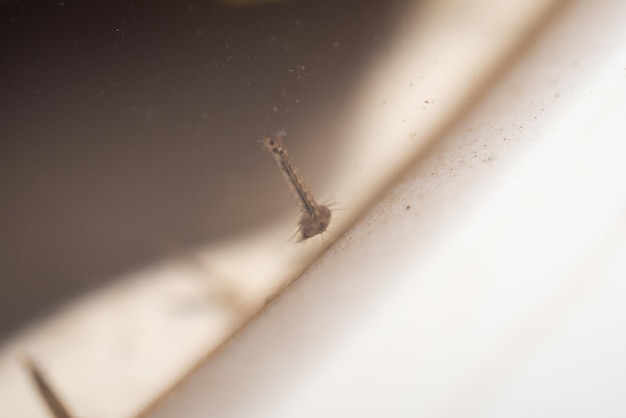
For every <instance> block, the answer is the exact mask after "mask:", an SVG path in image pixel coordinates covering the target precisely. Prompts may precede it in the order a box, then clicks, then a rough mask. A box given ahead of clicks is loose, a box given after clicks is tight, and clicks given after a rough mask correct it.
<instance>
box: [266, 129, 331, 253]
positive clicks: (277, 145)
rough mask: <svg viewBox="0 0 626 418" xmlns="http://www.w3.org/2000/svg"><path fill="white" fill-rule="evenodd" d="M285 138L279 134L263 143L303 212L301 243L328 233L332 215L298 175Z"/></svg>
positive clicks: (301, 218)
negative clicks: (317, 200)
mask: <svg viewBox="0 0 626 418" xmlns="http://www.w3.org/2000/svg"><path fill="white" fill-rule="evenodd" d="M284 136H285V134H284V133H278V134H276V136H275V137H274V138H267V137H265V138H263V139H262V140H261V142H263V147H264V148H265V149H268V150H269V151H270V152H271V153H272V155H273V156H274V160H276V164H278V168H279V169H280V172H281V173H282V174H283V178H284V179H285V181H286V182H287V186H289V190H290V191H291V194H292V195H293V198H294V199H295V201H296V203H297V204H298V207H299V208H300V212H302V215H301V216H300V241H304V240H305V239H308V238H311V237H314V236H315V235H317V234H321V233H322V232H324V231H326V228H328V224H330V215H331V214H330V209H328V207H327V206H324V205H320V204H318V203H317V202H316V201H315V198H314V197H313V195H312V194H311V192H310V190H309V188H308V187H307V185H306V184H305V183H304V181H303V180H302V177H300V175H299V174H298V169H297V168H296V166H295V164H294V163H293V160H292V159H291V158H289V154H288V153H287V148H285V145H283V138H284Z"/></svg>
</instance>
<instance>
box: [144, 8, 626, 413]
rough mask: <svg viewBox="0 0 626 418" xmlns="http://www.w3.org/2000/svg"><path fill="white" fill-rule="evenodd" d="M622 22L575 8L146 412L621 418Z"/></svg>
mask: <svg viewBox="0 0 626 418" xmlns="http://www.w3.org/2000/svg"><path fill="white" fill-rule="evenodd" d="M624 16H626V3H624V2H623V1H619V0H613V1H608V0H607V1H599V2H588V1H578V2H573V5H572V7H570V8H569V9H568V10H567V12H566V13H564V15H563V16H561V17H560V18H559V19H558V20H557V21H556V22H554V24H553V26H552V27H551V29H550V30H549V31H548V33H546V34H545V35H544V36H543V37H542V39H541V40H540V41H539V42H538V44H537V45H535V46H533V48H531V50H530V51H529V52H528V54H527V55H525V56H524V57H523V58H522V61H521V62H520V63H519V64H518V65H517V66H516V68H515V69H514V70H513V71H512V72H511V73H510V74H508V75H507V76H506V77H505V78H504V80H502V82H500V83H498V85H497V86H496V88H495V89H494V90H493V91H492V93H491V94H490V95H489V97H487V98H486V100H484V101H483V102H482V103H481V104H480V105H479V106H478V107H477V108H476V109H474V110H473V111H472V112H471V113H470V114H469V115H468V116H467V118H466V119H465V121H464V122H463V123H462V124H461V125H459V126H458V127H457V129H455V130H454V131H453V132H451V133H450V134H449V135H448V137H447V138H446V140H445V141H443V142H442V143H441V145H440V146H438V147H437V148H436V149H434V150H432V152H431V153H430V154H429V156H428V158H426V159H425V160H424V161H422V162H421V163H420V165H419V166H418V167H416V168H415V171H414V172H413V173H411V175H409V176H408V177H407V178H406V179H405V180H404V181H403V182H402V184H400V185H399V186H398V187H397V188H395V189H394V190H393V191H391V192H390V194H389V195H388V196H387V198H386V199H385V200H384V201H383V202H381V203H380V204H379V205H378V206H377V207H376V208H375V209H374V210H373V211H372V212H371V213H370V214H369V215H368V216H367V218H366V219H364V220H363V221H362V222H361V223H360V224H359V225H358V226H357V228H355V229H354V230H353V231H352V232H351V233H349V234H348V235H347V236H345V237H344V238H343V239H341V240H340V241H339V242H338V243H337V244H336V245H335V246H334V247H333V248H332V249H331V250H330V251H329V252H328V253H327V254H325V255H324V256H323V257H322V259H321V260H319V261H318V262H317V263H315V264H314V265H313V267H312V268H311V269H310V270H309V272H308V273H307V274H305V275H304V276H303V277H302V278H301V279H300V280H299V281H298V282H297V283H295V284H294V285H293V286H292V287H291V288H290V289H289V290H288V291H287V292H286V293H285V294H283V295H282V296H281V297H280V298H279V299H278V300H277V301H276V302H275V304H273V305H272V306H270V307H269V309H267V310H266V311H265V312H264V313H263V314H262V315H261V316H260V317H258V318H257V319H256V320H254V321H253V322H252V323H251V324H249V325H248V326H247V327H246V329H244V330H243V331H242V332H241V333H240V334H239V335H237V336H236V337H235V338H234V339H233V340H232V341H231V342H230V343H229V344H227V345H226V346H225V347H223V349H222V350H221V351H220V352H219V353H218V354H217V355H216V356H215V357H214V358H213V359H212V360H211V362H209V363H208V364H207V365H206V366H205V367H203V368H202V369H201V370H199V371H198V372H197V373H196V374H195V375H194V376H192V378H191V379H189V380H188V381H187V382H186V383H185V384H183V385H182V386H181V387H180V388H179V389H178V390H177V391H176V392H175V393H173V394H172V395H171V396H170V397H169V398H168V399H166V400H165V402H164V403H163V404H162V405H160V406H159V409H157V410H156V411H154V413H152V414H151V415H149V416H150V417H151V418H156V417H159V418H166V417H182V416H184V417H186V418H200V417H222V418H229V417H238V418H239V417H273V418H282V417H285V418H291V417H320V416H323V417H360V418H361V417H382V416H390V417H416V416H425V417H429V416H438V417H467V416H483V417H503V416H506V417H528V416H533V417H537V416H539V417H554V416H567V417H589V416H602V417H619V416H624V415H626V397H624V393H626V360H624V353H625V352H626V327H625V326H624V325H625V324H626V304H624V300H626V163H625V161H626V118H625V117H624V115H625V114H626V113H625V112H626V26H624V24H623V17H624Z"/></svg>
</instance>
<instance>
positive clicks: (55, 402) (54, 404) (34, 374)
mask: <svg viewBox="0 0 626 418" xmlns="http://www.w3.org/2000/svg"><path fill="white" fill-rule="evenodd" d="M22 364H23V365H24V367H25V368H26V370H27V371H28V374H29V375H30V377H31V379H32V381H33V383H34V384H35V387H36V388H37V393H39V396H41V397H42V398H43V400H44V402H45V403H46V405H47V406H48V409H49V410H50V412H51V413H52V415H54V418H72V416H71V415H70V413H69V412H68V411H67V408H65V406H63V403H62V402H61V400H60V399H59V397H58V396H57V395H56V394H55V392H54V390H53V389H52V386H51V385H50V383H49V382H48V381H46V378H45V377H44V375H43V373H42V372H41V370H39V368H38V367H37V366H36V365H35V363H34V362H33V361H32V360H31V359H30V357H28V356H24V358H23V359H22Z"/></svg>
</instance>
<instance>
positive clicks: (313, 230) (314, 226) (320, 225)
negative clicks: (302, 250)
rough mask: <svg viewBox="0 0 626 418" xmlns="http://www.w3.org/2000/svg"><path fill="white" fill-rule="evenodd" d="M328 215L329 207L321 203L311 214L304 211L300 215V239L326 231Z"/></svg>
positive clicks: (328, 222) (328, 220) (329, 213)
mask: <svg viewBox="0 0 626 418" xmlns="http://www.w3.org/2000/svg"><path fill="white" fill-rule="evenodd" d="M330 215H331V212H330V209H328V207H326V206H323V205H319V206H317V207H316V208H315V214H314V215H313V216H311V214H309V213H308V212H304V213H303V214H302V216H301V217H300V240H301V241H304V240H305V239H309V238H311V237H314V236H316V235H317V234H321V233H322V232H324V231H326V228H328V225H329V224H330Z"/></svg>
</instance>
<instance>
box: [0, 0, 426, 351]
mask: <svg viewBox="0 0 626 418" xmlns="http://www.w3.org/2000/svg"><path fill="white" fill-rule="evenodd" d="M408 3H414V2H409V1H406V0H394V1H377V0H347V1H334V0H322V1H313V0H299V1H296V0H294V1H281V2H268V1H247V2H241V1H240V2H236V1H232V2H228V1H221V2H220V1H185V2H168V1H156V2H155V1H144V0H139V1H130V2H129V1H117V0H114V1H101V0H96V1H89V2H84V1H73V0H59V1H16V0H5V1H2V2H0V52H1V54H2V65H1V66H0V80H1V81H0V196H1V198H0V340H2V339H3V338H5V337H7V335H8V334H9V333H10V332H11V331H14V330H16V329H17V327H18V326H19V325H20V324H21V323H24V322H26V321H28V320H30V319H32V318H33V317H35V316H36V315H40V314H44V313H46V312H48V311H49V310H50V309H51V308H52V307H55V306H59V304H60V303H61V302H63V301H64V300H67V298H69V297H71V296H75V295H77V294H79V293H81V292H83V291H86V290H92V289H94V288H95V287H97V286H99V285H101V284H102V283H105V282H107V281H110V280H112V278H113V277H116V276H119V275H120V274H122V273H124V272H127V271H129V270H132V269H134V268H136V267H138V266H141V265H144V264H147V263H149V262H152V261H155V260H158V259H160V258H162V257H164V256H168V255H171V254H172V253H176V252H179V251H184V250H185V249H188V248H192V247H194V246H197V245H199V244H200V243H203V244H206V243H207V242H213V241H217V240H220V239H223V238H226V237H229V236H233V235H236V234H241V233H243V232H245V231H246V230H249V229H250V228H254V227H255V226H259V225H263V224H266V223H268V222H271V221H273V220H275V219H276V218H279V217H281V216H285V214H289V215H291V216H293V217H294V219H296V218H295V217H296V216H297V215H296V213H297V210H296V208H295V205H293V203H292V202H291V197H290V196H289V194H288V192H287V189H286V187H285V185H284V184H283V182H282V179H280V177H279V176H278V175H277V170H276V167H275V165H274V163H273V161H272V160H271V158H269V157H268V156H267V155H265V154H264V153H263V150H262V149H261V147H260V144H259V143H258V142H257V140H258V139H260V138H261V137H262V136H263V135H271V134H273V133H274V132H276V131H277V130H279V129H286V131H287V133H288V135H289V136H288V146H289V149H290V151H291V153H292V154H293V155H295V156H298V155H299V156H301V158H300V159H298V158H297V157H296V161H298V162H299V163H300V165H301V167H300V169H301V172H302V174H303V175H304V177H305V179H306V181H307V182H309V183H311V187H312V189H313V190H315V187H314V186H316V185H319V184H322V183H323V182H324V181H327V180H328V178H325V174H324V173H325V172H327V170H324V167H328V166H329V165H332V164H334V163H335V162H334V161H333V155H334V154H333V152H332V149H333V148H334V147H336V146H337V144H336V142H337V141H339V140H340V138H337V137H336V136H332V135H330V133H332V132H333V130H334V129H335V127H336V126H337V124H338V123H340V122H341V120H342V118H343V117H344V115H343V114H342V112H341V111H340V110H341V109H342V108H343V107H344V106H345V105H346V103H347V101H348V98H349V97H350V93H351V92H352V90H353V89H355V87H356V86H357V85H358V82H359V81H360V79H361V78H362V75H363V70H364V69H365V68H367V67H368V66H369V65H370V64H371V61H372V57H373V56H375V54H376V51H378V50H379V49H380V48H383V47H384V46H385V45H386V44H388V43H389V42H390V34H391V33H392V30H391V29H392V28H393V27H397V26H398V25H399V24H401V22H402V14H403V10H405V9H406V6H407V4H408ZM322 151H323V152H322ZM302 156H306V158H302ZM315 156H323V158H322V159H321V160H320V158H315Z"/></svg>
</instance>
